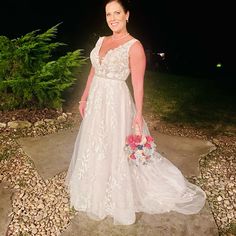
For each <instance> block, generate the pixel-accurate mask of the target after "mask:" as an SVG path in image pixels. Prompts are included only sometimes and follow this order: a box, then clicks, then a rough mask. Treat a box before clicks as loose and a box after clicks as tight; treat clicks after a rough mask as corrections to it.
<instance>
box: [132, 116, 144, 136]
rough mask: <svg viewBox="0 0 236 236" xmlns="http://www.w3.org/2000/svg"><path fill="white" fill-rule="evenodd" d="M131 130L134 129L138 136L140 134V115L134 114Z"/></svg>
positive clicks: (141, 125) (141, 126)
mask: <svg viewBox="0 0 236 236" xmlns="http://www.w3.org/2000/svg"><path fill="white" fill-rule="evenodd" d="M132 128H133V129H135V133H136V134H138V135H141V134H142V130H143V117H142V115H138V114H136V115H135V117H134V119H133V123H132Z"/></svg>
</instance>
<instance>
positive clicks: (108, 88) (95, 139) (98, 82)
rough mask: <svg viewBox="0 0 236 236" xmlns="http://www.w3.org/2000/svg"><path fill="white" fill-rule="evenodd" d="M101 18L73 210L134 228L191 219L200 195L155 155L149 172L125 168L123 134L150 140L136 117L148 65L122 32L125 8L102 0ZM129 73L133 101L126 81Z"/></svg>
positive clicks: (72, 182) (119, 0)
mask: <svg viewBox="0 0 236 236" xmlns="http://www.w3.org/2000/svg"><path fill="white" fill-rule="evenodd" d="M105 12H106V21H107V24H108V26H109V28H110V29H111V31H112V35H111V36H106V37H100V38H99V39H98V41H97V43H96V45H95V47H94V49H93V50H92V51H91V54H90V58H91V62H92V66H91V70H90V73H89V76H88V80H87V83H86V87H85V90H84V92H83V95H82V97H81V101H80V106H79V110H80V113H81V116H82V117H83V121H82V123H81V126H80V130H79V133H78V135H77V138H76V142H75V146H74V152H73V156H72V160H71V163H70V167H69V170H68V173H67V176H66V184H67V185H68V191H69V193H70V201H71V206H73V207H74V208H75V209H76V210H78V211H84V212H87V215H88V216H89V217H91V218H92V219H95V220H101V219H104V218H105V217H107V216H111V217H112V218H113V221H114V224H123V225H129V224H133V223H134V222H135V212H146V213H150V214H158V213H163V212H168V211H171V210H172V211H177V212H180V213H183V214H195V213H197V212H199V211H200V210H201V208H202V207H203V206H204V204H205V198H206V195H205V193H204V192H203V191H202V189H200V188H199V187H198V186H196V185H193V184H191V183H189V182H188V181H187V180H186V179H185V178H184V176H183V175H182V173H181V172H180V171H179V169H178V168H177V167H175V166H174V165H173V164H172V163H171V162H170V161H168V160H167V159H166V158H164V157H162V156H161V155H160V154H159V153H158V158H156V161H155V162H154V163H152V164H151V165H148V166H139V167H138V168H137V167H136V166H132V165H130V164H129V163H128V159H127V155H126V153H125V150H124V146H125V139H126V137H127V135H129V134H131V133H132V132H133V128H134V127H139V130H140V132H141V133H142V134H145V135H149V134H150V133H149V130H148V127H147V124H146V122H145V121H144V119H143V118H142V106H143V82H144V74H145V66H146V58H145V53H144V49H143V46H142V44H141V42H140V41H139V40H137V39H135V38H134V37H132V36H131V35H130V34H129V33H128V31H127V27H126V24H127V22H128V20H129V14H130V13H129V10H128V8H127V4H126V2H125V1H123V0H108V1H106V4H105ZM130 74H131V81H132V86H133V91H134V101H133V98H132V96H131V94H130V91H129V89H128V86H127V84H126V82H125V81H126V79H127V77H128V76H129V75H130Z"/></svg>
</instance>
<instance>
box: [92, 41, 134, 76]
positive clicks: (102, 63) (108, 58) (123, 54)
mask: <svg viewBox="0 0 236 236" xmlns="http://www.w3.org/2000/svg"><path fill="white" fill-rule="evenodd" d="M103 39H104V37H100V38H99V39H98V41H97V43H96V45H95V47H94V48H93V50H92V51H91V53H90V59H91V62H92V65H93V67H94V68H95V76H99V77H104V78H110V79H119V80H126V79H127V77H128V76H129V74H130V68H129V48H130V46H131V45H132V44H133V43H134V42H136V41H137V39H135V38H133V39H130V40H129V41H127V42H125V43H123V44H121V45H119V46H117V47H115V48H111V49H109V50H108V51H107V52H106V54H105V55H104V56H103V58H102V60H100V59H101V58H100V56H99V51H100V49H101V46H102V42H103Z"/></svg>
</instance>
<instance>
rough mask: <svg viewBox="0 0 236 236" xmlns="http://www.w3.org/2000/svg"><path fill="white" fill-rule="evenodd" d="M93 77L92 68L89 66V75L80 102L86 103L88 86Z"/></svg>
mask: <svg viewBox="0 0 236 236" xmlns="http://www.w3.org/2000/svg"><path fill="white" fill-rule="evenodd" d="M93 76H94V67H93V66H91V68H90V72H89V75H88V79H87V82H86V86H85V89H84V92H83V94H82V97H81V99H80V101H86V100H87V97H88V94H89V89H90V85H91V82H92V80H93Z"/></svg>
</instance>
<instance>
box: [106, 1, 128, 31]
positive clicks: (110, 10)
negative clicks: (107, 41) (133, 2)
mask: <svg viewBox="0 0 236 236" xmlns="http://www.w3.org/2000/svg"><path fill="white" fill-rule="evenodd" d="M128 17H129V12H127V13H125V11H124V9H123V8H122V6H121V5H120V4H119V3H118V2H116V1H112V2H110V3H108V4H107V5H106V21H107V24H108V26H109V27H110V29H111V30H112V31H113V32H115V33H119V32H122V31H123V30H126V20H128Z"/></svg>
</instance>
